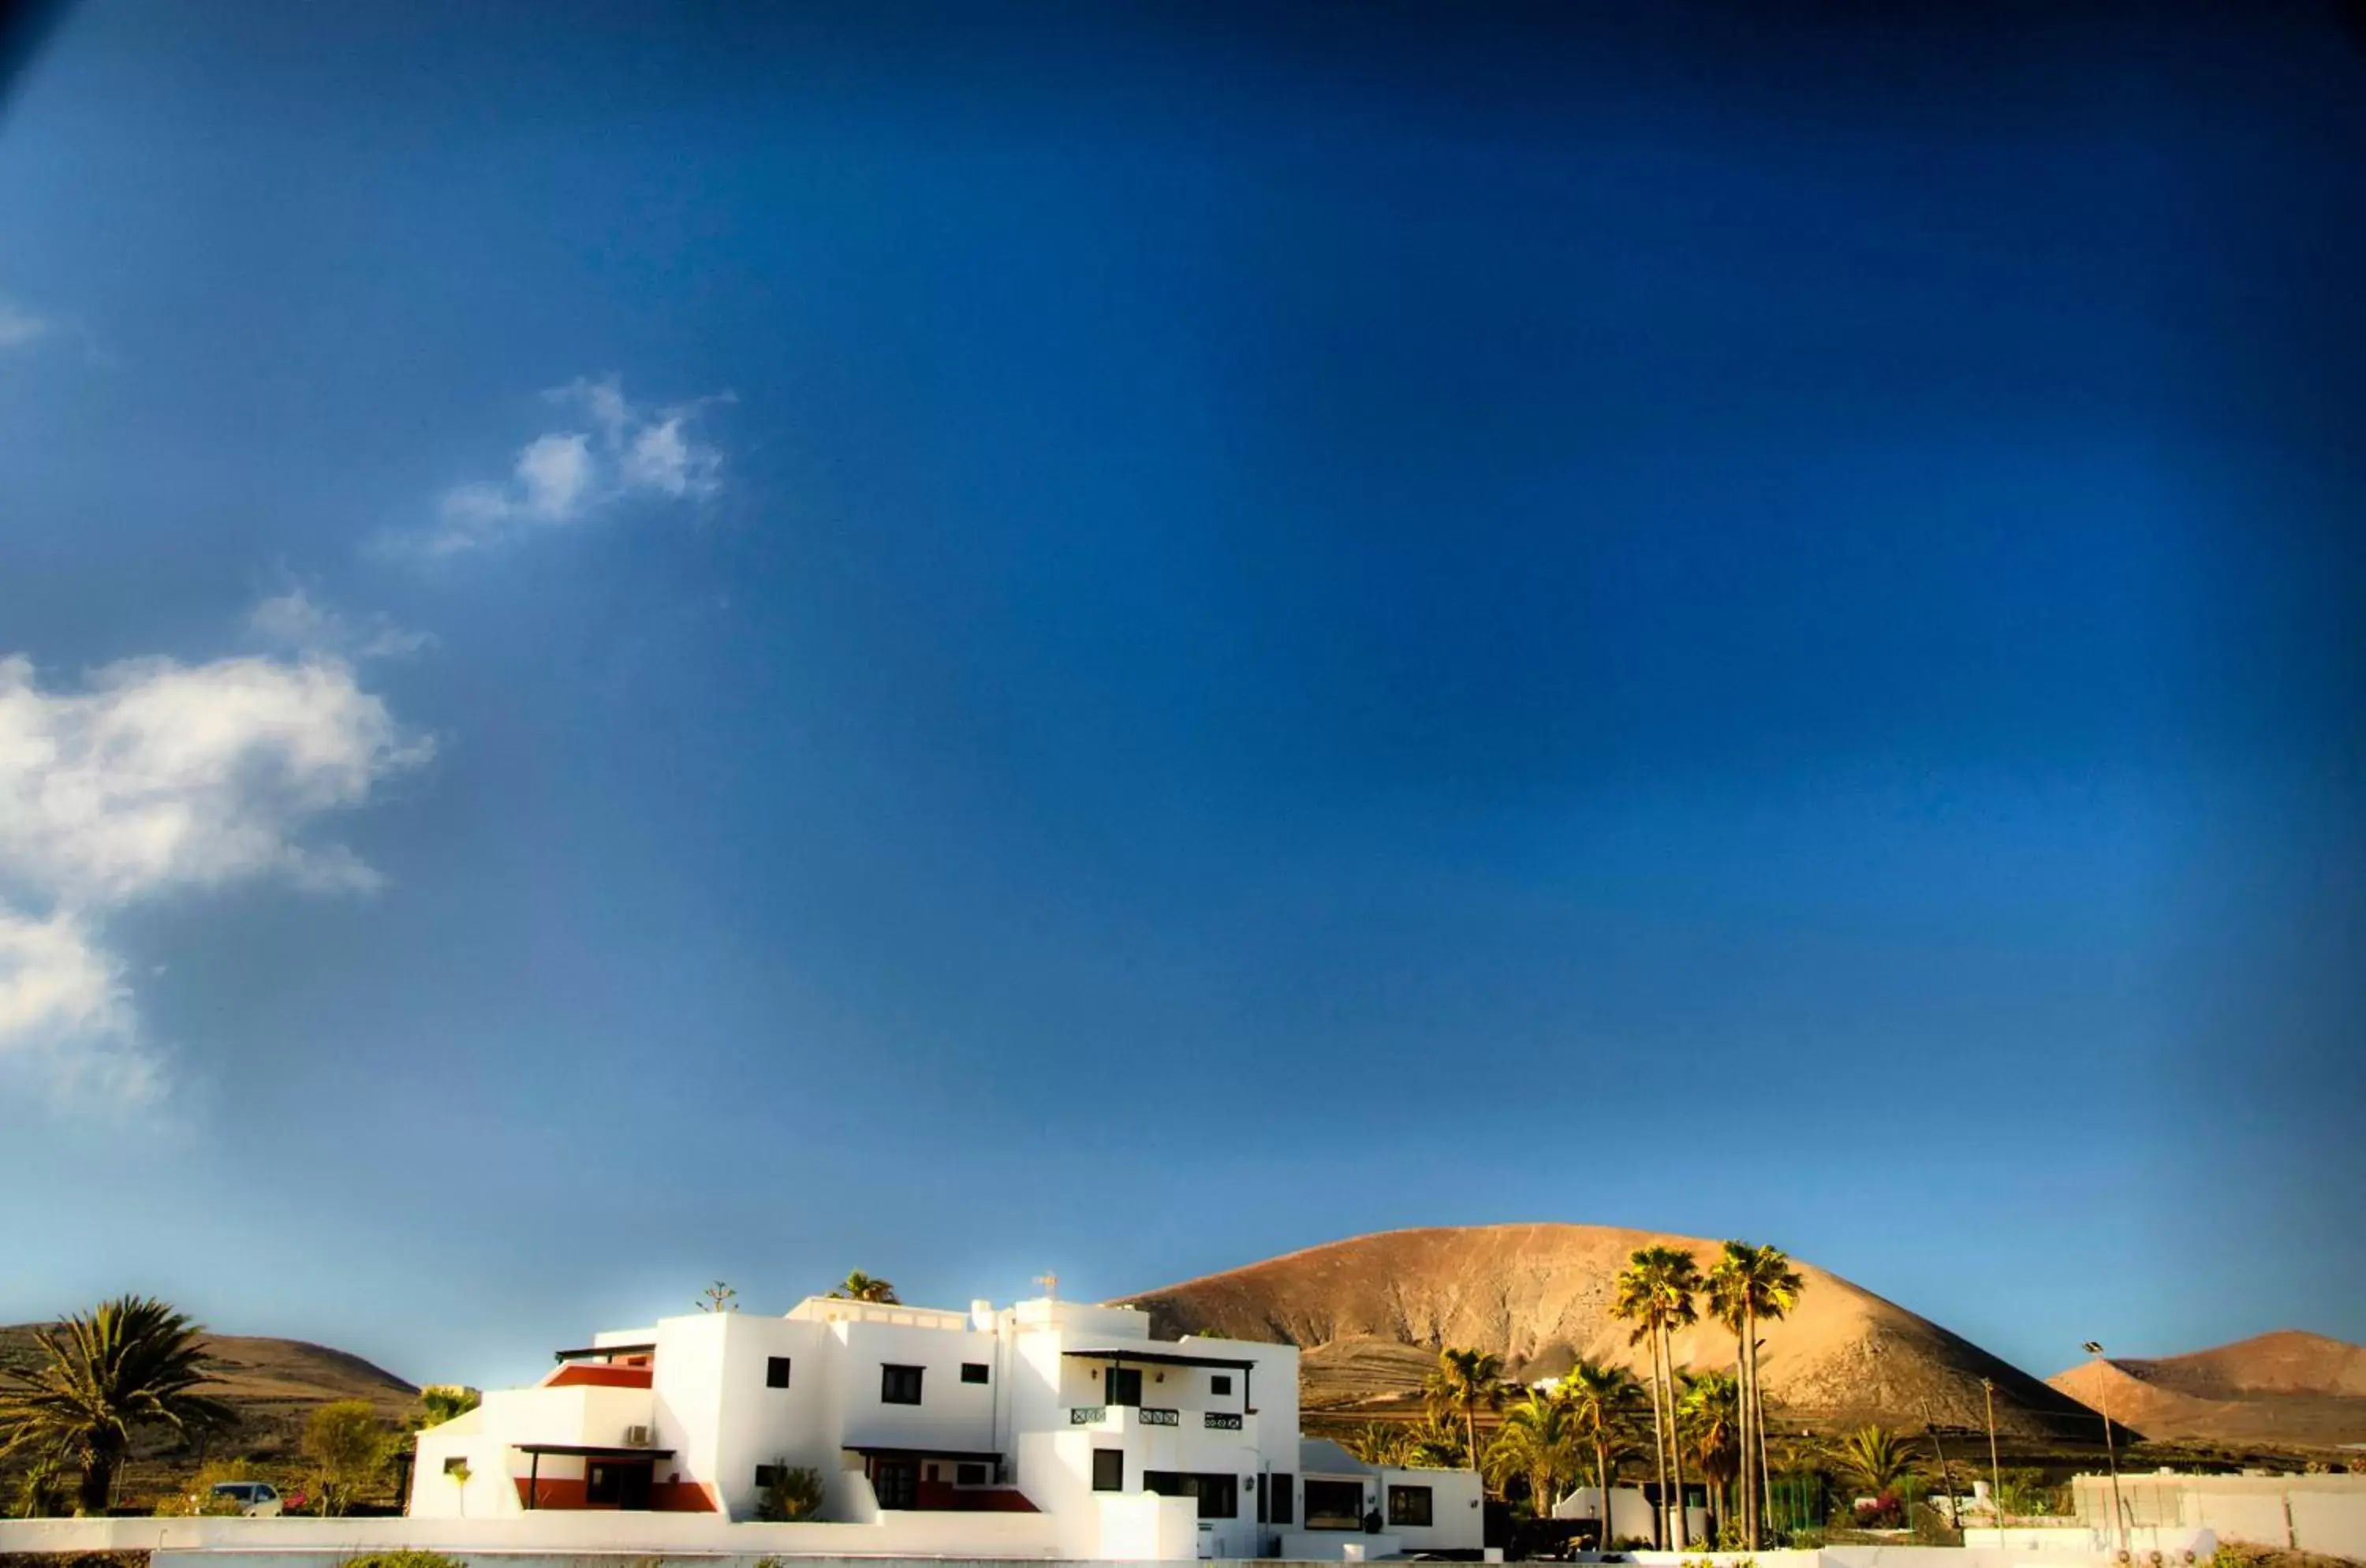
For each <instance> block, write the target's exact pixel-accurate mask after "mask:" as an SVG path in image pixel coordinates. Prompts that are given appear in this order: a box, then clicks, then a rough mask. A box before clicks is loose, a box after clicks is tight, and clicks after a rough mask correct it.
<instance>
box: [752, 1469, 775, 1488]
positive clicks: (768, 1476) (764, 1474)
mask: <svg viewBox="0 0 2366 1568" xmlns="http://www.w3.org/2000/svg"><path fill="white" fill-rule="evenodd" d="M777 1473H779V1472H776V1471H775V1470H774V1469H773V1468H772V1466H771V1465H769V1464H760V1465H758V1466H757V1467H756V1490H757V1491H759V1492H769V1491H770V1490H772V1478H773V1476H774V1475H776V1474H777Z"/></svg>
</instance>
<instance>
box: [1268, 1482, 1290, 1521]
mask: <svg viewBox="0 0 2366 1568" xmlns="http://www.w3.org/2000/svg"><path fill="white" fill-rule="evenodd" d="M1266 1496H1267V1498H1268V1507H1267V1512H1268V1513H1270V1514H1271V1515H1272V1516H1273V1522H1274V1523H1275V1524H1278V1525H1286V1524H1288V1523H1290V1517H1291V1516H1292V1515H1293V1514H1295V1513H1296V1512H1297V1509H1296V1507H1295V1506H1293V1505H1294V1503H1295V1499H1294V1498H1292V1497H1291V1496H1290V1473H1289V1472H1287V1471H1280V1470H1277V1471H1275V1472H1273V1479H1272V1480H1271V1481H1269V1482H1268V1483H1266Z"/></svg>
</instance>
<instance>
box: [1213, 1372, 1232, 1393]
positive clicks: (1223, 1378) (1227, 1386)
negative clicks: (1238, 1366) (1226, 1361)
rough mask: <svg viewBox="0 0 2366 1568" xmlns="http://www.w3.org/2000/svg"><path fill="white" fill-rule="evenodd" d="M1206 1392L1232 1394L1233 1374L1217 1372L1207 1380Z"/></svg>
mask: <svg viewBox="0 0 2366 1568" xmlns="http://www.w3.org/2000/svg"><path fill="white" fill-rule="evenodd" d="M1208 1392H1209V1393H1232V1392H1233V1374H1232V1373H1230V1372H1218V1373H1216V1374H1215V1375H1214V1376H1212V1377H1211V1378H1210V1379H1209V1380H1208Z"/></svg>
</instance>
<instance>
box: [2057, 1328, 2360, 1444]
mask: <svg viewBox="0 0 2366 1568" xmlns="http://www.w3.org/2000/svg"><path fill="white" fill-rule="evenodd" d="M2046 1381H2047V1382H2050V1383H2052V1384H2053V1385H2054V1387H2056V1389H2059V1390H2060V1391H2061V1392H2063V1393H2067V1394H2068V1395H2070V1397H2071V1398H2073V1399H2077V1400H2079V1401H2081V1402H2082V1403H2084V1404H2090V1405H2095V1406H2098V1407H2099V1408H2108V1409H2109V1410H2110V1411H2111V1413H2112V1418H2113V1420H2115V1421H2123V1422H2125V1423H2126V1424H2127V1425H2128V1426H2130V1427H2135V1429H2136V1430H2137V1431H2139V1432H2142V1433H2143V1434H2144V1435H2145V1436H2146V1437H2147V1438H2156V1439H2170V1438H2183V1439H2187V1440H2191V1441H2201V1442H2213V1443H2270V1444H2285V1445H2293V1444H2297V1445H2304V1446H2306V1445H2330V1444H2337V1443H2355V1442H2366V1347H2360V1346H2357V1345H2349V1344H2345V1343H2343V1342H2342V1341H2341V1340H2338V1339H2328V1338H2327V1337H2324V1336H2323V1335H2321V1334H2304V1333H2301V1332H2300V1331H2298V1330H2296V1329H2283V1330H2280V1331H2279V1332H2277V1333H2274V1334H2262V1335H2259V1336H2258V1337H2256V1338H2251V1339H2243V1340H2237V1341H2236V1343H2234V1344H2232V1345H2221V1346H2219V1347H2218V1348H2215V1349H2212V1350H2196V1351H2194V1352H2192V1353H2191V1354H2190V1355H2184V1356H2163V1357H2159V1358H2157V1359H2132V1358H2115V1359H2110V1360H2102V1359H2097V1360H2092V1361H2088V1362H2086V1363H2084V1364H2083V1365H2080V1366H2076V1367H2073V1368H2071V1369H2070V1370H2069V1371H2066V1372H2060V1373H2057V1374H2056V1375H2055V1376H2054V1377H2052V1378H2049V1379H2047V1380H2046Z"/></svg>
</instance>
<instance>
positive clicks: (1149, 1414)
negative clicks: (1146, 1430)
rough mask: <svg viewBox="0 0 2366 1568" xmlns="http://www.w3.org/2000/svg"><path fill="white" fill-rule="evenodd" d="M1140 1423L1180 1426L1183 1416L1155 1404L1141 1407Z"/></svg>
mask: <svg viewBox="0 0 2366 1568" xmlns="http://www.w3.org/2000/svg"><path fill="white" fill-rule="evenodd" d="M1142 1424H1143V1425H1144V1426H1145V1427H1180V1426H1181V1425H1182V1424H1183V1417H1182V1416H1181V1414H1180V1413H1178V1412H1177V1411H1173V1410H1161V1409H1160V1408H1158V1407H1157V1406H1156V1405H1155V1404H1145V1405H1144V1406H1143V1407H1142Z"/></svg>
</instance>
